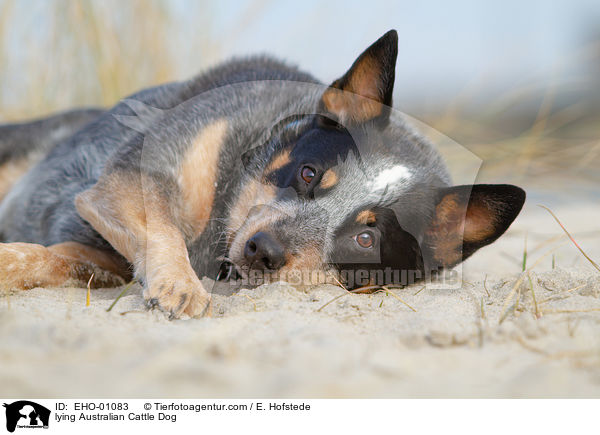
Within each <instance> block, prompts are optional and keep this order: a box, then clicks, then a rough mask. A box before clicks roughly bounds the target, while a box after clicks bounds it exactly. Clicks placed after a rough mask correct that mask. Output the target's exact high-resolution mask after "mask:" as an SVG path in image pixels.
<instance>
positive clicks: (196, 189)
mask: <svg viewBox="0 0 600 435" xmlns="http://www.w3.org/2000/svg"><path fill="white" fill-rule="evenodd" d="M226 134H227V121H226V120H224V119H221V120H218V121H216V122H214V123H212V124H210V125H208V126H207V127H205V128H203V129H202V131H201V132H200V134H199V135H198V136H197V137H196V139H195V140H194V142H193V143H192V145H191V147H190V148H189V149H188V150H187V152H186V154H185V156H184V158H183V163H182V165H181V167H180V168H179V175H178V182H179V187H180V189H181V193H182V201H183V204H182V209H183V210H182V211H183V219H184V220H185V221H186V224H187V225H190V226H191V227H192V228H193V232H194V234H193V236H194V237H197V236H198V235H200V234H201V233H202V231H204V228H206V224H207V222H208V219H209V218H210V213H211V211H212V205H213V201H214V197H215V183H216V182H217V172H218V166H219V154H220V151H221V147H222V146H223V143H224V142H225V136H226Z"/></svg>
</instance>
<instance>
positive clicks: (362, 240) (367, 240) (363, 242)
mask: <svg viewBox="0 0 600 435" xmlns="http://www.w3.org/2000/svg"><path fill="white" fill-rule="evenodd" d="M354 239H355V240H356V243H358V246H360V247H361V248H365V249H368V248H370V247H371V246H373V234H371V232H369V231H365V232H364V233H360V234H359V235H357V236H355V237H354Z"/></svg>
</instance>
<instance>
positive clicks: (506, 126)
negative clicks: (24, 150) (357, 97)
mask: <svg viewBox="0 0 600 435" xmlns="http://www.w3.org/2000/svg"><path fill="white" fill-rule="evenodd" d="M391 28H395V29H397V30H398V32H399V37H400V44H399V59H398V65H397V79H396V80H397V81H396V87H395V96H394V101H395V107H396V108H398V109H400V110H402V111H403V112H405V113H407V114H409V115H411V116H413V117H415V118H417V119H419V120H421V121H423V122H424V123H425V124H427V125H429V126H431V127H433V128H434V129H436V130H438V131H439V132H441V133H443V134H444V135H446V136H448V137H450V138H452V139H453V140H454V141H456V142H457V143H459V144H461V145H463V146H465V147H467V148H468V149H469V150H471V151H472V152H473V153H475V154H476V155H477V156H479V157H480V158H481V159H482V160H483V162H484V163H483V168H482V171H481V173H480V178H481V179H482V180H484V181H498V180H501V181H504V182H513V183H516V184H521V185H525V186H527V187H530V188H534V189H535V190H536V192H539V195H541V197H543V196H544V195H549V196H552V195H553V193H554V192H555V191H556V189H557V187H560V189H561V191H562V192H563V197H564V198H569V197H571V196H579V195H584V196H585V197H587V198H593V199H595V200H597V199H600V194H599V192H598V190H599V189H598V182H599V181H600V175H599V174H600V171H598V169H597V168H598V165H599V164H600V2H598V0H555V1H553V2H544V1H517V0H504V1H495V2H489V1H488V2H479V1H476V0H458V1H453V2H442V1H437V2H434V1H422V2H409V1H395V2H386V1H372V2H369V3H368V4H366V3H364V2H352V1H328V2H321V1H316V0H304V1H302V2H289V1H288V2H275V1H269V0H240V1H236V2H233V1H230V2H216V1H215V2H210V1H203V0H197V1H186V0H162V1H161V0H127V1H123V0H120V1H118V0H104V1H99V0H79V1H74V0H27V1H25V0H21V1H19V0H0V120H2V121H8V120H19V119H23V118H29V117H36V116H41V115H44V114H47V113H51V112H54V111H57V110H63V109H67V108H70V107H73V106H88V105H93V106H110V105H112V104H113V103H115V102H116V101H117V100H118V99H119V98H121V97H123V96H126V95H127V94H129V93H131V92H134V91H136V90H138V89H140V88H143V87H146V86H150V85H153V84H158V83H162V82H165V81H171V80H180V79H185V78H189V77H190V76H192V75H194V74H196V73H198V72H199V71H201V70H203V69H205V68H207V67H209V66H211V65H214V64H216V63H218V62H220V61H222V60H225V59H227V58H229V57H230V56H232V55H247V54H252V53H272V54H274V55H277V56H279V57H282V58H284V59H287V60H288V61H289V62H291V63H293V64H297V65H300V66H301V67H302V68H304V69H306V70H308V71H310V72H312V73H313V74H314V75H315V76H316V77H317V78H319V79H321V80H323V81H324V82H331V81H333V80H334V79H335V78H337V77H338V76H340V75H341V74H342V73H344V72H345V70H346V69H347V68H348V67H349V66H350V65H351V63H352V62H353V60H354V59H355V58H356V56H357V55H358V54H359V53H360V52H361V51H362V50H363V49H364V48H366V47H367V46H368V45H369V44H370V43H372V42H373V41H374V40H375V39H377V38H378V37H379V36H380V35H381V34H383V33H384V32H385V31H387V30H389V29H391Z"/></svg>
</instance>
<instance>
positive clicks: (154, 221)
mask: <svg viewBox="0 0 600 435" xmlns="http://www.w3.org/2000/svg"><path fill="white" fill-rule="evenodd" d="M164 190H165V189H164V186H161V187H160V188H159V187H158V186H157V183H156V182H155V181H154V180H153V179H151V178H150V177H146V176H141V175H140V174H139V173H137V174H133V173H124V172H112V173H110V174H105V175H104V176H103V177H101V179H100V180H99V181H98V183H96V185H95V186H94V187H92V188H91V189H89V190H87V191H85V192H82V193H81V194H79V195H78V196H77V198H76V200H75V206H76V207H77V211H78V212H79V214H80V215H81V217H82V218H84V219H85V220H86V221H88V222H89V223H90V224H91V225H92V226H93V227H94V228H95V229H96V231H98V232H99V233H100V234H101V235H102V237H104V239H105V240H107V241H108V242H109V243H110V244H111V245H112V246H113V247H114V248H115V249H116V250H117V251H119V252H120V253H121V254H122V255H123V256H124V257H125V258H126V259H127V260H128V261H129V262H130V263H131V264H133V265H134V272H135V275H136V276H137V277H138V278H140V279H141V280H142V281H143V282H144V297H145V299H146V301H147V302H148V305H149V306H159V307H160V308H161V309H163V310H164V311H166V312H168V313H169V314H170V315H171V317H179V316H180V315H181V314H182V313H186V314H188V315H189V316H192V317H196V316H202V315H206V314H208V313H209V311H210V296H209V294H208V292H207V291H206V290H205V289H204V287H203V286H202V284H201V283H200V280H199V279H198V277H197V276H196V273H195V272H194V270H193V269H192V266H191V265H190V261H189V257H188V251H187V247H186V244H185V239H184V235H183V233H182V231H181V230H180V229H179V228H178V227H177V225H176V224H175V221H176V216H174V215H173V214H174V213H175V211H174V210H175V209H176V207H174V206H173V205H172V202H171V201H172V199H169V198H166V197H165V196H166V195H165V194H164V193H163V192H164Z"/></svg>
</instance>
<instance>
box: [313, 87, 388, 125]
mask: <svg viewBox="0 0 600 435" xmlns="http://www.w3.org/2000/svg"><path fill="white" fill-rule="evenodd" d="M322 100H323V103H324V105H325V107H326V109H327V110H328V111H329V112H331V113H333V114H335V115H336V116H337V117H338V118H339V120H340V121H341V122H342V123H344V122H365V121H368V120H370V119H373V118H376V117H378V116H379V115H381V113H382V110H383V105H382V104H381V103H379V102H377V101H375V100H371V99H370V98H365V97H363V96H361V95H358V94H355V93H352V92H349V91H344V90H340V89H335V88H329V89H327V90H326V91H325V93H323V97H322Z"/></svg>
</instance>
